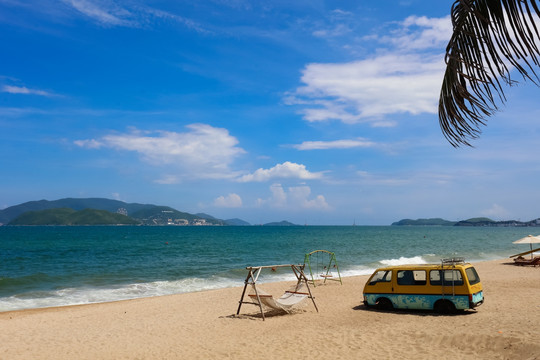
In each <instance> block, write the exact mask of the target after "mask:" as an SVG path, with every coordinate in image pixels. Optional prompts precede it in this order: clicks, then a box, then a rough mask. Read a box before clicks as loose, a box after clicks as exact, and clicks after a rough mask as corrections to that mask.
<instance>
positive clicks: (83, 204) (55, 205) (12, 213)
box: [0, 198, 155, 224]
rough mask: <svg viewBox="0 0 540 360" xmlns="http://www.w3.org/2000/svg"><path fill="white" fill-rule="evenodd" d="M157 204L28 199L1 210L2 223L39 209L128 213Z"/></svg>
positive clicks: (0, 218)
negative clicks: (119, 210)
mask: <svg viewBox="0 0 540 360" xmlns="http://www.w3.org/2000/svg"><path fill="white" fill-rule="evenodd" d="M154 206H155V205H150V204H136V203H131V204H130V203H125V202H123V201H119V200H111V199H103V198H82V199H76V198H65V199H59V200H52V201H49V200H38V201H28V202H25V203H22V204H19V205H15V206H10V207H8V208H6V209H4V210H0V223H4V224H6V223H9V222H10V221H12V220H13V219H15V218H16V217H17V216H19V215H21V214H24V213H25V212H28V211H38V210H47V209H60V208H69V209H73V210H84V209H97V210H107V211H109V212H112V213H115V212H116V211H118V209H120V208H123V209H126V211H127V213H128V215H130V214H131V213H133V212H136V211H139V210H143V209H148V208H152V207H154Z"/></svg>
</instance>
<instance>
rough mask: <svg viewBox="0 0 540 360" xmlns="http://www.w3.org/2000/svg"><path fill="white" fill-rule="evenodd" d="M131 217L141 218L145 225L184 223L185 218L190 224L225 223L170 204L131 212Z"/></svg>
mask: <svg viewBox="0 0 540 360" xmlns="http://www.w3.org/2000/svg"><path fill="white" fill-rule="evenodd" d="M131 217H132V218H134V219H138V220H140V221H141V222H142V223H143V224H145V225H167V224H169V225H172V224H175V225H182V224H184V223H183V222H184V220H185V221H187V224H189V225H224V222H223V221H222V220H219V219H216V218H213V217H209V218H203V217H200V216H197V215H193V214H190V213H186V212H182V211H178V210H175V209H173V208H171V207H168V206H154V207H152V208H148V209H143V210H139V211H136V212H134V213H133V214H131ZM187 224H185V225H187Z"/></svg>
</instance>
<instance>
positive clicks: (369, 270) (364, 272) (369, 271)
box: [0, 256, 505, 360]
mask: <svg viewBox="0 0 540 360" xmlns="http://www.w3.org/2000/svg"><path fill="white" fill-rule="evenodd" d="M417 257H418V256H415V257H412V258H403V259H402V258H400V259H398V260H400V263H401V262H403V264H405V263H407V264H412V263H414V260H415V259H416V258H417ZM504 259H505V258H496V259H490V260H479V261H466V262H469V263H471V264H477V263H482V262H489V261H502V260H504ZM382 266H385V265H384V264H379V266H378V267H382ZM378 267H373V268H366V269H363V270H356V271H355V272H360V273H354V274H352V275H347V274H348V273H349V274H350V271H349V270H341V278H345V279H346V278H354V277H361V276H370V275H371V274H372V273H373V271H375V269H376V268H378ZM282 276H283V274H282ZM306 276H307V277H308V278H309V274H308V273H306ZM288 277H289V279H283V278H282V279H271V280H270V281H269V282H271V283H284V282H287V281H291V280H293V279H294V275H292V273H290V274H289V276H288ZM269 279H270V278H265V279H263V280H264V281H265V282H266V281H268V280H269ZM228 280H229V283H228V284H225V285H224V286H223V287H210V288H205V289H196V290H188V291H186V292H175V293H164V294H152V295H143V296H135V297H125V298H122V297H119V298H116V299H110V300H98V301H93V302H80V303H68V304H59V305H58V304H56V305H45V306H37V307H24V308H15V309H9V310H0V314H3V313H7V312H14V311H26V310H44V309H51V308H65V307H70V306H85V305H97V304H106V303H111V302H119V301H131V300H137V299H146V298H158V297H163V296H174V295H183V294H190V293H198V292H205V291H213V290H224V289H230V288H236V287H242V286H243V280H244V275H242V276H240V277H239V278H238V279H237V281H235V283H237V284H238V285H231V283H232V282H233V281H232V280H233V279H232V278H231V279H228ZM138 285H140V284H136V283H135V284H128V285H127V286H138ZM103 290H105V291H111V289H98V288H96V289H94V291H97V292H99V291H103ZM85 291H86V292H88V293H91V292H92V291H91V289H87V290H85ZM94 297H95V296H94ZM0 360H1V359H0Z"/></svg>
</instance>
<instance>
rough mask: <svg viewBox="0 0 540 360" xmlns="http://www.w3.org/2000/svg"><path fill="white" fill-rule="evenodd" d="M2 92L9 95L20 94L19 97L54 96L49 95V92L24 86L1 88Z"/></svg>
mask: <svg viewBox="0 0 540 360" xmlns="http://www.w3.org/2000/svg"><path fill="white" fill-rule="evenodd" d="M2 92H6V93H10V94H21V95H39V96H56V94H54V93H51V92H49V91H45V90H38V89H29V88H27V87H25V86H12V85H4V86H2Z"/></svg>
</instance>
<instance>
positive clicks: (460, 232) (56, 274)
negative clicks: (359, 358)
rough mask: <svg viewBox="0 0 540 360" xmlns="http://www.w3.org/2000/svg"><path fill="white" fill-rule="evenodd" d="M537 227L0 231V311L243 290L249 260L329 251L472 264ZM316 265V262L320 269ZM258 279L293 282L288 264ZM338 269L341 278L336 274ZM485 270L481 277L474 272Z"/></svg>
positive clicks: (355, 260) (376, 259)
mask: <svg viewBox="0 0 540 360" xmlns="http://www.w3.org/2000/svg"><path fill="white" fill-rule="evenodd" d="M531 232H532V233H533V235H536V232H535V229H534V228H488V227H398V226H296V227H263V226H247V227H235V226H231V227H202V226H201V227H194V226H192V227H175V226H170V227H166V226H157V227H140V226H125V227H114V226H80V227H64V226H43V227H28V226H26V227H11V226H9V227H8V226H3V227H0V311H10V310H18V309H30V308H40V307H50V306H64V305H74V304H87V303H96V302H106V301H115V300H124V299H133V298H139V297H149V296H158V295H168V294H179V293H186V292H195V291H202V290H208V289H218V288H225V287H234V286H242V285H243V283H244V279H245V277H246V275H247V272H246V270H245V268H246V267H247V266H261V265H279V264H301V263H303V262H304V256H305V254H307V253H309V252H311V251H314V250H320V249H323V250H328V251H332V252H334V253H335V255H336V259H337V263H338V266H339V271H340V273H341V276H342V277H347V276H354V275H364V274H370V273H371V272H373V270H374V269H376V268H377V267H380V266H383V265H388V264H405V263H438V262H440V259H441V258H446V257H464V258H465V260H466V261H469V262H476V261H483V260H492V259H499V258H506V257H508V256H509V255H511V254H515V253H518V252H522V251H527V250H528V247H526V246H524V245H515V244H512V241H514V240H517V239H519V238H521V237H523V236H526V235H528V234H530V233H531ZM321 261H326V259H312V261H311V264H312V269H313V271H314V272H317V271H318V270H319V269H318V268H317V269H316V267H318V266H319V265H320V264H321ZM269 273H270V274H266V273H264V274H263V275H262V277H261V281H281V280H291V279H294V275H292V273H291V271H290V269H289V270H288V271H286V269H278V271H276V272H269ZM335 275H337V274H335ZM480 276H481V274H480Z"/></svg>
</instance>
